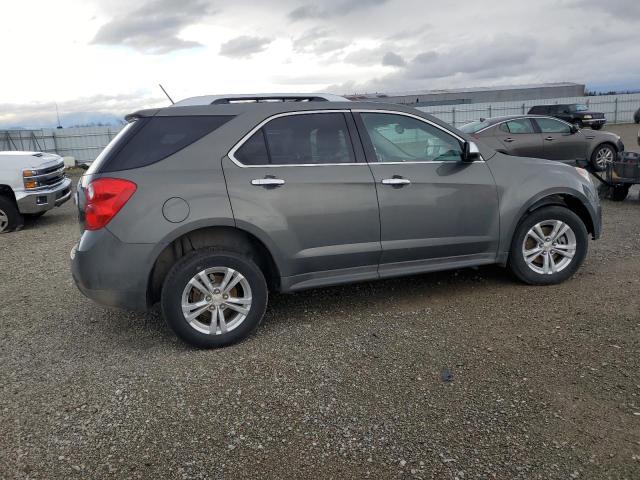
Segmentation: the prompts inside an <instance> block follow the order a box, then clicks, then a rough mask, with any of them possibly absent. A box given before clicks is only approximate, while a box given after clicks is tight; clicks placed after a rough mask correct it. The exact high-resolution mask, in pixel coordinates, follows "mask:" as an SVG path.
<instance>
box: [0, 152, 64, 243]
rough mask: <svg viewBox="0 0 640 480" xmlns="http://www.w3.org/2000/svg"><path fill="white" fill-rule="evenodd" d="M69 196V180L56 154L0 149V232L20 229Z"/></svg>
mask: <svg viewBox="0 0 640 480" xmlns="http://www.w3.org/2000/svg"><path fill="white" fill-rule="evenodd" d="M69 198H71V180H70V179H68V178H67V177H66V176H65V174H64V162H63V160H62V158H61V157H60V156H58V155H55V154H52V153H43V152H16V151H10V152H0V233H5V232H10V231H12V230H16V229H19V228H20V227H22V225H23V224H24V217H27V216H28V217H39V216H41V215H44V213H45V212H46V211H47V210H51V209H52V208H55V207H58V206H60V205H62V204H63V203H64V202H66V201H67V200H69Z"/></svg>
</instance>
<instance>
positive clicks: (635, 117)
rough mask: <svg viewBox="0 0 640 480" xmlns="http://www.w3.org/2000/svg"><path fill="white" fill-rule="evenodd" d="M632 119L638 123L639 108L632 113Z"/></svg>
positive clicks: (639, 117) (639, 116)
mask: <svg viewBox="0 0 640 480" xmlns="http://www.w3.org/2000/svg"><path fill="white" fill-rule="evenodd" d="M633 121H634V122H636V123H640V108H639V109H637V110H636V113H634V114H633Z"/></svg>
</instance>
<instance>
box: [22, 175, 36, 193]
mask: <svg viewBox="0 0 640 480" xmlns="http://www.w3.org/2000/svg"><path fill="white" fill-rule="evenodd" d="M37 175H38V172H37V171H35V170H23V171H22V178H23V180H24V188H26V189H28V190H32V189H34V188H38V187H39V184H38V181H37V180H36V179H34V178H33V177H35V176H37Z"/></svg>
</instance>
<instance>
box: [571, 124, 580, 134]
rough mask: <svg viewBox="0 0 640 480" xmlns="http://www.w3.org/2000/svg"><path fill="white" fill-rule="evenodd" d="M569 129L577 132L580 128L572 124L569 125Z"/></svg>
mask: <svg viewBox="0 0 640 480" xmlns="http://www.w3.org/2000/svg"><path fill="white" fill-rule="evenodd" d="M569 130H570V131H571V133H578V131H579V130H580V129H579V128H578V127H576V126H575V125H573V124H572V125H571V127H569Z"/></svg>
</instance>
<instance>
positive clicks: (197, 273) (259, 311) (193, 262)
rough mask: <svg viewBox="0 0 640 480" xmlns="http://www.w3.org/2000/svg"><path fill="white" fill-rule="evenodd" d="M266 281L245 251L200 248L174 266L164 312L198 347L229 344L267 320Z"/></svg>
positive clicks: (177, 330)
mask: <svg viewBox="0 0 640 480" xmlns="http://www.w3.org/2000/svg"><path fill="white" fill-rule="evenodd" d="M267 296H268V290H267V283H266V281H265V278H264V275H263V274H262V271H261V270H260V268H259V267H258V266H257V265H256V264H255V262H254V261H253V260H252V259H251V258H249V257H247V256H245V255H242V254H240V253H236V252H230V251H221V250H217V249H215V248H206V249H202V250H196V251H195V252H192V253H190V254H188V255H186V256H184V257H183V258H181V259H180V260H178V262H177V263H176V264H175V265H174V266H173V268H172V269H171V271H170V272H169V274H168V275H167V278H166V279H165V281H164V285H163V287H162V298H161V305H162V312H163V314H164V317H165V319H166V320H167V323H168V324H169V326H170V327H171V328H172V330H173V331H174V332H175V333H176V334H177V335H178V336H179V337H180V338H182V339H183V340H184V341H186V342H187V343H190V344H192V345H195V346H197V347H204V348H212V347H224V346H227V345H231V344H233V343H236V342H238V341H240V340H242V339H243V338H245V337H247V336H248V335H249V334H250V333H251V332H252V331H253V330H254V329H255V328H256V327H257V326H258V325H259V324H260V322H261V321H262V318H263V317H264V312H265V310H266V307H267Z"/></svg>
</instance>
